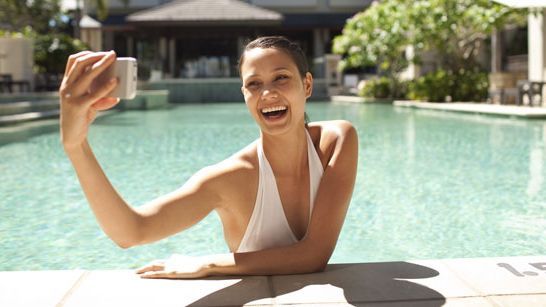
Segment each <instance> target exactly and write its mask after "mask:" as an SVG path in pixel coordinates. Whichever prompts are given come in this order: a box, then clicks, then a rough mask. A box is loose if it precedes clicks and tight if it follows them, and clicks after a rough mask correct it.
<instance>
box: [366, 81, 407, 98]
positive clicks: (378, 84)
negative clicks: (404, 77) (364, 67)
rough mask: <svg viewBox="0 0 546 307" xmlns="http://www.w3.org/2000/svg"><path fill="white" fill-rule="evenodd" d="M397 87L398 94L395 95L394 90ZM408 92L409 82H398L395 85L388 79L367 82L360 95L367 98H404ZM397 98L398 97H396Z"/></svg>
mask: <svg viewBox="0 0 546 307" xmlns="http://www.w3.org/2000/svg"><path fill="white" fill-rule="evenodd" d="M394 86H396V94H393V88H394ZM406 92H407V82H400V81H398V82H397V83H396V85H393V81H392V80H391V79H389V78H387V77H380V78H378V79H370V80H367V81H366V83H365V84H364V86H363V87H362V89H360V91H359V93H358V95H359V96H361V97H366V98H380V99H384V98H403V97H405V95H406ZM394 96H396V97H394Z"/></svg>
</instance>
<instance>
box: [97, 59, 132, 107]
mask: <svg viewBox="0 0 546 307" xmlns="http://www.w3.org/2000/svg"><path fill="white" fill-rule="evenodd" d="M114 77H117V78H118V85H117V86H116V88H115V89H114V91H113V92H112V93H111V94H110V96H111V97H118V98H120V99H133V98H135V96H136V89H137V60H136V59H135V58H130V57H120V58H117V59H116V62H115V63H113V64H112V65H110V67H108V68H107V69H106V70H105V71H104V72H103V73H101V74H100V75H99V76H98V77H97V79H95V81H94V82H93V83H94V85H101V84H105V83H106V82H108V80H110V79H112V78H114ZM94 85H92V87H94Z"/></svg>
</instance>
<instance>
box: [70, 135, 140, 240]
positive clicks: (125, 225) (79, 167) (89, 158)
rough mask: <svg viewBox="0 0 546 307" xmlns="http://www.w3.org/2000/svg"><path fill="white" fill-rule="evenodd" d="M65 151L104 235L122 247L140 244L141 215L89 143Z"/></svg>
mask: <svg viewBox="0 0 546 307" xmlns="http://www.w3.org/2000/svg"><path fill="white" fill-rule="evenodd" d="M65 152H66V154H67V156H68V158H69V159H70V161H71V162H72V165H73V167H74V169H75V170H76V174H77V176H78V179H79V181H80V185H81V187H82V189H83V191H84V193H85V196H86V198H87V200H88V202H89V205H90V207H91V209H92V210H93V213H94V214H95V216H96V218H97V220H98V222H99V224H100V226H101V228H102V229H103V230H104V232H105V233H106V234H107V235H108V236H109V237H110V238H111V239H112V240H113V241H114V242H115V243H116V244H118V245H119V246H120V247H122V248H128V247H131V246H133V245H135V244H137V243H138V242H139V238H140V235H139V229H140V227H139V223H140V222H139V221H140V216H139V215H138V214H137V212H136V211H135V210H133V209H132V208H131V207H130V206H129V205H128V204H127V203H126V202H125V201H124V200H123V199H122V198H121V197H120V195H119V194H118V193H117V191H116V190H115V189H114V187H113V186H112V184H111V183H110V181H109V180H108V178H107V177H106V175H105V174H104V171H103V170H102V168H101V167H100V165H99V163H98V162H97V159H96V158H95V155H94V154H93V151H92V150H91V147H90V146H89V143H88V142H87V140H86V141H85V142H83V143H82V144H81V145H80V146H77V147H72V148H66V147H65Z"/></svg>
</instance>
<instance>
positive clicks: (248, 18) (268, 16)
mask: <svg viewBox="0 0 546 307" xmlns="http://www.w3.org/2000/svg"><path fill="white" fill-rule="evenodd" d="M282 19H283V17H282V14H280V13H277V12H275V11H271V10H267V9H264V8H261V7H257V6H255V5H252V4H248V3H244V2H241V1H238V0H175V1H172V2H169V3H166V4H164V5H160V6H157V7H154V8H151V9H146V10H143V11H139V12H136V13H133V14H130V15H128V16H127V18H126V21H127V22H129V23H138V24H142V25H181V24H192V25H264V24H280V23H281V21H282Z"/></svg>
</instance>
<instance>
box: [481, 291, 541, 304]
mask: <svg viewBox="0 0 546 307" xmlns="http://www.w3.org/2000/svg"><path fill="white" fill-rule="evenodd" d="M489 299H490V300H491V301H493V302H495V304H496V305H497V306H499V307H521V306H525V307H544V306H546V295H544V294H540V295H534V294H533V295H502V296H491V297H489Z"/></svg>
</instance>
